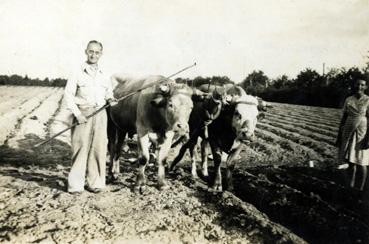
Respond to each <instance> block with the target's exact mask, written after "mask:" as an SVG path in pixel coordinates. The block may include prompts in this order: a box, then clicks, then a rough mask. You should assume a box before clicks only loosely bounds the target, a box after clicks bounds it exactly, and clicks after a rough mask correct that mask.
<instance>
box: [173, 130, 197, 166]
mask: <svg viewBox="0 0 369 244" xmlns="http://www.w3.org/2000/svg"><path fill="white" fill-rule="evenodd" d="M199 135H200V131H199V130H195V131H194V133H192V136H191V137H190V139H189V140H188V141H186V143H185V144H183V146H182V147H181V149H180V150H179V153H178V155H177V156H176V157H175V159H174V160H173V162H172V164H171V165H170V168H169V170H170V171H173V169H174V167H175V166H176V165H177V164H178V163H179V162H180V161H181V160H182V158H183V156H184V154H185V153H186V150H187V149H189V148H190V147H191V145H192V144H196V143H197V138H198V137H199ZM184 139H186V136H182V137H180V138H179V139H178V140H177V141H176V142H174V143H173V145H175V144H176V143H179V142H178V141H183V140H184ZM173 145H172V147H173Z"/></svg>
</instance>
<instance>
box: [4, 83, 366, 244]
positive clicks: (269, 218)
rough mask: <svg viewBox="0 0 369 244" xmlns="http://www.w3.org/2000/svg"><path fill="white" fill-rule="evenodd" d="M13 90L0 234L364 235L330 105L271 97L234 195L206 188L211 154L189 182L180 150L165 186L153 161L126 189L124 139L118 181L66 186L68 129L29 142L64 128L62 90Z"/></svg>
mask: <svg viewBox="0 0 369 244" xmlns="http://www.w3.org/2000/svg"><path fill="white" fill-rule="evenodd" d="M9 89H10V88H9ZM22 89H23V90H24V91H25V94H27V96H28V98H27V99H26V98H24V99H19V97H14V99H16V100H14V101H16V103H15V102H13V103H14V104H15V105H14V104H13V106H14V107H12V108H11V109H10V108H9V107H8V106H7V105H6V104H7V103H8V101H7V100H6V99H4V100H2V101H0V104H5V105H3V106H2V107H1V106H0V110H1V108H2V109H3V110H1V111H3V112H1V111H0V117H1V118H0V121H2V122H4V123H5V124H2V125H1V126H0V142H1V144H4V145H2V146H0V223H1V224H0V242H3V243H209V242H211V243H340V244H341V243H369V192H368V191H369V187H368V185H367V187H366V189H365V191H364V192H360V191H358V190H357V189H351V188H349V187H348V179H349V178H348V177H349V175H348V174H349V170H347V169H342V170H338V169H337V167H336V166H337V165H335V155H336V153H337V152H336V148H335V147H334V140H335V136H336V134H337V123H338V121H339V116H340V112H339V111H338V110H333V109H327V108H314V107H307V106H295V105H288V104H273V106H274V107H273V108H272V109H271V110H269V111H268V112H267V117H266V120H265V121H263V122H260V123H259V125H258V128H257V131H256V132H257V133H256V136H257V140H256V141H255V142H254V143H253V144H251V145H249V147H247V150H246V151H244V152H243V153H242V154H241V156H242V157H241V158H240V159H239V160H238V162H237V164H236V168H235V172H234V183H235V184H234V185H235V188H234V191H232V192H229V191H227V190H226V189H227V188H226V185H225V186H224V187H223V189H225V191H224V192H222V193H215V192H212V191H211V190H210V188H211V182H212V177H213V174H212V173H213V172H212V169H213V167H212V166H213V164H212V162H211V160H210V163H209V166H210V167H209V171H210V177H208V178H203V177H202V178H200V179H196V180H194V179H192V178H191V176H190V163H189V161H188V158H187V159H184V160H183V162H181V163H180V164H178V166H177V169H176V171H175V172H173V173H170V174H167V176H166V177H167V179H168V184H169V186H170V188H169V189H168V190H165V191H159V190H158V189H157V185H156V175H157V174H156V172H157V168H156V166H155V165H153V166H149V167H148V168H147V171H146V173H147V176H148V185H147V187H146V190H145V191H144V192H143V194H135V193H133V192H132V187H133V184H134V181H135V175H136V173H135V172H136V169H137V164H136V162H135V160H134V159H135V158H136V157H137V155H136V152H137V149H136V148H134V146H133V145H134V143H133V144H132V143H131V144H130V145H131V149H130V150H129V151H128V152H125V153H124V154H123V155H122V157H121V160H120V161H121V172H122V174H121V176H120V178H119V180H118V181H116V182H114V183H109V184H108V185H107V188H106V190H105V191H104V192H101V193H98V194H94V193H90V192H87V191H85V192H83V193H82V194H81V195H71V194H69V193H67V192H66V178H67V174H68V172H69V169H70V153H71V152H70V145H69V143H68V141H69V134H68V133H66V134H64V135H62V136H60V137H58V138H57V139H56V140H53V141H51V142H50V143H48V144H46V145H45V146H43V147H41V148H38V149H35V148H34V146H35V145H36V144H37V143H39V142H41V141H43V140H45V138H47V137H49V136H50V135H53V134H55V133H56V132H58V131H60V130H61V129H62V128H63V126H64V127H65V125H63V124H62V123H57V122H58V121H59V122H60V121H64V119H65V118H64V119H63V117H64V115H63V109H61V107H62V106H61V104H62V102H61V97H62V89H54V88H50V89H43V88H42V89H41V88H33V87H32V88H28V87H27V88H26V87H24V88H22ZM37 89H38V90H37ZM40 89H41V90H40ZM26 91H33V93H35V94H36V93H39V92H41V91H42V97H41V96H36V97H35V96H34V94H33V93H30V92H26ZM8 95H9V99H10V98H11V97H12V96H13V95H12V91H11V90H9V91H8ZM41 98H44V99H41ZM4 109H6V110H4ZM317 120H319V123H316V121H317ZM177 150H178V148H177ZM175 155H176V150H173V151H171V153H170V157H169V160H168V161H169V162H171V158H173V157H174V156H175ZM309 162H313V164H314V167H310V165H309ZM223 171H224V169H223ZM224 173H225V172H223V175H224ZM199 175H200V177H201V173H200V172H199Z"/></svg>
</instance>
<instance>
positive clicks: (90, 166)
mask: <svg viewBox="0 0 369 244" xmlns="http://www.w3.org/2000/svg"><path fill="white" fill-rule="evenodd" d="M102 52H103V45H102V44H101V43H100V42H98V41H95V40H93V41H90V42H89V43H88V45H87V48H86V50H85V54H86V56H87V61H86V62H85V63H83V64H82V65H81V67H80V68H79V69H78V70H77V72H75V74H74V75H73V76H72V77H71V78H70V79H69V80H68V82H67V85H66V87H65V93H64V95H65V101H66V105H67V108H68V109H69V110H70V111H71V112H72V113H73V115H74V117H75V118H74V121H76V122H78V125H77V126H76V127H74V128H73V129H72V131H71V134H72V168H71V170H70V173H69V175H68V192H70V193H72V194H75V193H77V194H78V193H81V192H82V191H83V190H84V186H85V176H86V170H87V178H86V181H87V187H86V189H87V190H88V191H90V192H94V193H97V192H100V191H101V190H102V189H103V188H104V187H105V167H106V152H107V114H106V112H105V111H101V112H100V113H98V114H96V115H95V116H93V117H91V118H88V119H87V118H86V117H87V116H88V115H90V114H92V113H93V112H94V111H96V110H97V109H99V108H101V107H103V106H104V105H105V104H106V102H108V103H109V104H110V105H114V104H115V103H116V100H115V99H114V97H113V92H112V87H111V83H110V80H109V79H108V78H107V77H106V76H105V75H104V73H103V72H102V71H101V70H100V68H99V66H98V61H99V59H100V57H101V55H102Z"/></svg>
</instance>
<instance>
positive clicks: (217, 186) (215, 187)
mask: <svg viewBox="0 0 369 244" xmlns="http://www.w3.org/2000/svg"><path fill="white" fill-rule="evenodd" d="M211 189H212V191H213V192H222V191H223V188H222V185H214V186H213V187H212V188H211Z"/></svg>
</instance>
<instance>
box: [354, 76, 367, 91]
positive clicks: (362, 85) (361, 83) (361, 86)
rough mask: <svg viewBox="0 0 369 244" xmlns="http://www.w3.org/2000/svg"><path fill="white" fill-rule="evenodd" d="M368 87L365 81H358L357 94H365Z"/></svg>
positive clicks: (356, 84)
mask: <svg viewBox="0 0 369 244" xmlns="http://www.w3.org/2000/svg"><path fill="white" fill-rule="evenodd" d="M366 88H367V86H366V82H365V81H364V80H358V81H357V82H356V83H355V93H356V94H359V95H362V94H364V92H365V90H366Z"/></svg>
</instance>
